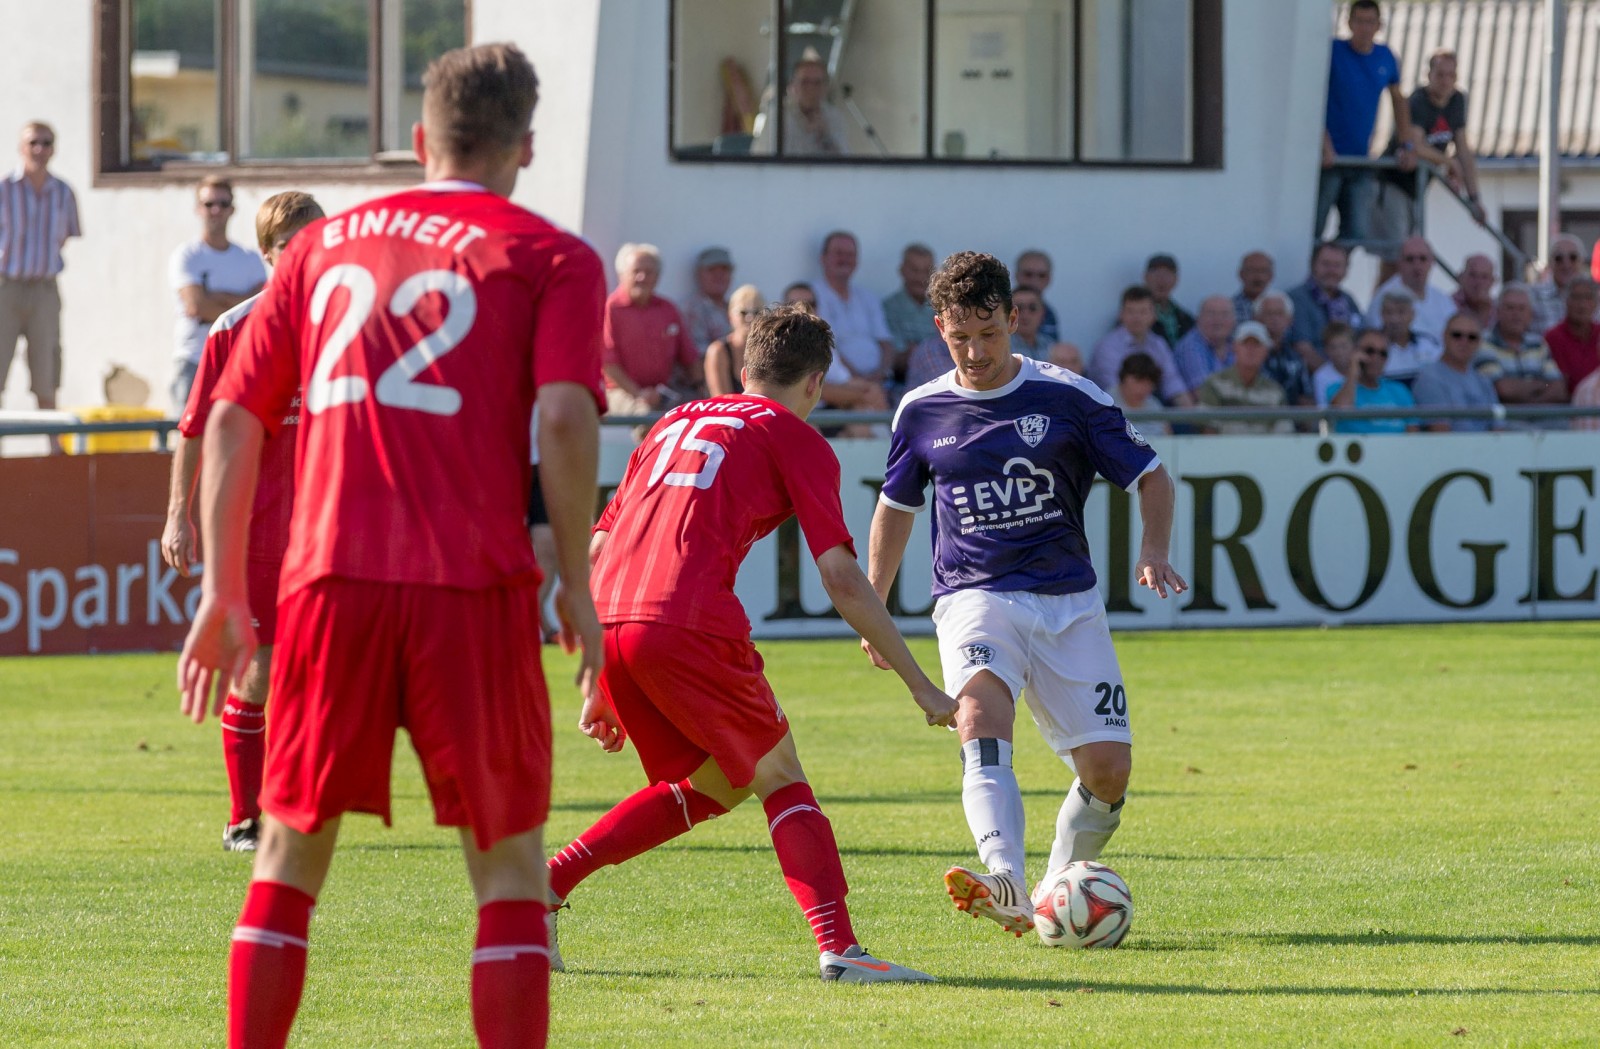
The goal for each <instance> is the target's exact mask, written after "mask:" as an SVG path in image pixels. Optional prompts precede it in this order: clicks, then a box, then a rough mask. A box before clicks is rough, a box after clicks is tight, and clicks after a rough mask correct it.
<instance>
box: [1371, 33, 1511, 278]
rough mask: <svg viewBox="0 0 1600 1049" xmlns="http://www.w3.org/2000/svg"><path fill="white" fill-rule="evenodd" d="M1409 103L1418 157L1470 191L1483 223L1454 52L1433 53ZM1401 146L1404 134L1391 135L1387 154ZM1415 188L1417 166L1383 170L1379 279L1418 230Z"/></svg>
mask: <svg viewBox="0 0 1600 1049" xmlns="http://www.w3.org/2000/svg"><path fill="white" fill-rule="evenodd" d="M1406 106H1407V109H1408V111H1409V112H1410V115H1411V139H1410V143H1411V146H1412V148H1413V149H1414V150H1415V151H1416V156H1417V157H1419V158H1421V159H1422V160H1426V161H1428V162H1429V163H1432V164H1437V165H1439V166H1440V167H1442V168H1444V169H1445V172H1446V177H1447V179H1448V180H1449V182H1450V184H1451V185H1452V186H1454V187H1457V188H1458V189H1465V190H1466V193H1467V206H1468V207H1469V208H1470V209H1471V210H1472V217H1473V218H1474V219H1475V220H1476V221H1477V222H1478V224H1479V225H1480V226H1481V225H1482V224H1483V222H1484V218H1485V215H1484V211H1483V204H1482V203H1481V202H1480V201H1479V200H1478V157H1477V154H1476V153H1474V152H1473V149H1472V145H1471V144H1470V143H1469V142H1468V141H1467V96H1465V95H1463V94H1462V93H1461V92H1459V91H1457V90H1456V53H1455V52H1454V51H1449V50H1441V51H1435V52H1434V53H1433V54H1432V55H1431V56H1429V58H1428V80H1427V83H1425V84H1423V86H1421V87H1419V88H1417V89H1416V90H1415V91H1413V92H1411V97H1410V98H1409V99H1408V100H1407V102H1406ZM1400 145H1401V140H1400V137H1399V136H1398V135H1393V136H1391V137H1390V139H1389V145H1388V147H1387V148H1386V149H1385V150H1384V151H1383V155H1384V156H1386V157H1394V156H1397V155H1399V153H1400ZM1452 154H1454V155H1452ZM1416 191H1417V176H1416V173H1415V169H1413V170H1412V171H1410V172H1398V171H1384V172H1382V174H1381V176H1380V178H1379V185H1378V201H1377V206H1376V207H1375V208H1374V209H1373V214H1372V236H1373V237H1374V238H1376V239H1377V240H1379V241H1381V242H1382V243H1381V244H1380V245H1378V246H1377V254H1378V257H1379V258H1380V259H1382V260H1383V262H1382V265H1381V266H1380V267H1379V270H1378V279H1379V281H1384V280H1387V279H1388V278H1389V277H1390V276H1392V275H1393V274H1394V271H1395V259H1396V257H1397V255H1398V254H1399V253H1398V251H1397V250H1396V247H1395V246H1396V245H1398V244H1399V243H1400V240H1401V239H1402V238H1404V237H1407V236H1409V235H1410V234H1412V233H1415V232H1416V229H1415V228H1414V227H1413V225H1412V216H1413V208H1414V205H1415V204H1416V199H1417V197H1416Z"/></svg>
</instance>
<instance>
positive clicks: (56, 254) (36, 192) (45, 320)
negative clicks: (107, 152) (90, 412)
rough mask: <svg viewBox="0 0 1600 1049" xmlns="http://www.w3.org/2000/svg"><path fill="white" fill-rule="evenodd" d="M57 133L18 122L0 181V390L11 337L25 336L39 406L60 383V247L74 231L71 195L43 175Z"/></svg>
mask: <svg viewBox="0 0 1600 1049" xmlns="http://www.w3.org/2000/svg"><path fill="white" fill-rule="evenodd" d="M55 146H56V133H55V131H54V130H52V129H51V127H50V125H49V124H45V123H42V122H40V121H37V120H34V121H29V122H28V123H26V124H24V125H23V126H22V140H21V143H20V146H19V150H18V151H19V152H20V153H21V154H22V166H21V167H19V168H17V169H16V170H14V171H12V172H11V174H9V175H7V176H6V177H5V178H4V179H3V180H0V394H3V393H4V392H5V381H6V375H7V373H8V372H9V371H10V370H11V358H12V357H13V356H14V355H15V354H16V352H17V339H19V338H22V337H26V338H27V340H28V372H29V374H30V376H31V377H32V380H33V396H34V399H35V400H37V401H38V402H39V407H40V408H54V407H55V406H56V389H57V387H59V386H60V385H61V295H60V293H59V292H58V291H57V290H56V274H58V273H60V272H61V265H62V263H61V246H62V245H63V244H65V243H66V241H67V238H68V237H76V236H79V235H80V232H81V231H80V230H79V228H78V199H77V198H76V197H75V196H73V194H72V187H71V186H69V185H67V184H66V183H65V182H63V181H61V180H60V179H58V178H56V177H55V176H54V175H52V174H50V170H49V167H50V157H51V156H52V155H53V154H54V153H55Z"/></svg>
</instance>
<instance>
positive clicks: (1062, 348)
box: [1050, 342, 1083, 375]
mask: <svg viewBox="0 0 1600 1049" xmlns="http://www.w3.org/2000/svg"><path fill="white" fill-rule="evenodd" d="M1050 363H1051V364H1053V365H1055V366H1056V367H1057V368H1065V369H1067V371H1069V372H1077V373H1078V374H1079V375H1082V374H1083V351H1082V350H1080V349H1078V344H1077V343H1073V342H1058V343H1056V344H1055V345H1053V346H1051V347H1050Z"/></svg>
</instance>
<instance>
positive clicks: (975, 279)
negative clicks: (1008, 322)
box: [928, 251, 1011, 320]
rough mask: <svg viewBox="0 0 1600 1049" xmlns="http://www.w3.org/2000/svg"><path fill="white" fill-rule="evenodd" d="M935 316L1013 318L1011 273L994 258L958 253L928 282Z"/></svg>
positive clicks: (960, 318) (929, 299)
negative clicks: (980, 313) (976, 312)
mask: <svg viewBox="0 0 1600 1049" xmlns="http://www.w3.org/2000/svg"><path fill="white" fill-rule="evenodd" d="M928 301H929V302H931V303H933V312H935V313H937V314H939V315H940V316H941V317H947V318H949V319H951V320H962V319H964V318H965V317H966V316H967V313H968V311H970V310H982V311H983V312H985V313H989V314H994V313H999V314H1001V315H1002V316H1007V317H1009V316H1010V315H1011V272H1010V271H1009V270H1007V269H1006V266H1005V263H1003V262H1001V261H1000V260H999V259H997V258H995V257H994V256H993V255H986V254H984V253H983V252H979V251H958V252H956V253H955V254H954V255H951V256H950V257H949V258H947V259H945V260H944V265H942V266H940V267H939V268H938V269H937V270H935V271H934V274H933V279H932V280H931V281H929V282H928Z"/></svg>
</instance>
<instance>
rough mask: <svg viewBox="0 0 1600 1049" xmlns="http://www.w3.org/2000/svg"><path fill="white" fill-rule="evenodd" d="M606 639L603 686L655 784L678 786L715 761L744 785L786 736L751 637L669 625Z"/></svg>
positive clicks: (619, 626) (617, 629)
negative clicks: (667, 783)
mask: <svg viewBox="0 0 1600 1049" xmlns="http://www.w3.org/2000/svg"><path fill="white" fill-rule="evenodd" d="M605 634H606V662H605V667H604V668H603V669H602V670H601V671H600V689H601V691H602V692H604V694H605V696H606V698H607V699H609V700H610V701H611V706H612V707H613V708H614V709H615V710H616V712H617V718H618V720H620V721H621V722H622V727H623V728H624V729H626V730H627V733H628V735H629V737H630V738H632V740H633V746H634V749H636V750H637V751H638V752H639V761H640V763H642V764H643V765H644V771H645V774H646V775H647V776H649V777H650V782H652V783H661V782H671V783H675V782H677V781H678V780H681V779H683V778H685V777H686V776H688V775H689V774H690V773H691V772H693V771H694V770H695V769H698V768H699V767H700V766H701V765H704V764H705V761H706V758H708V757H710V758H713V759H715V760H716V763H717V767H718V768H720V769H721V770H722V774H723V775H724V776H727V777H728V782H729V783H731V784H733V785H734V786H735V787H743V786H746V785H747V784H749V782H750V781H751V780H752V779H754V778H755V769H756V762H758V761H760V760H761V759H762V758H763V757H764V756H766V754H767V752H768V751H770V750H771V749H772V748H773V747H775V746H777V745H778V742H779V741H780V740H782V739H783V737H784V736H785V735H786V734H787V733H788V731H789V721H788V719H787V718H785V717H784V716H783V709H782V708H781V707H779V706H778V700H777V698H776V697H775V696H773V694H772V686H771V685H768V684H767V679H766V678H765V677H763V676H762V675H761V666H762V663H761V655H760V653H758V652H757V651H756V649H755V646H754V645H752V644H751V643H750V642H749V641H748V640H735V639H733V638H727V637H714V636H712V635H710V634H702V633H699V632H698V631H694V630H689V629H686V628H684V627H678V626H669V625H668V624H665V623H616V624H612V625H609V626H607V627H606V628H605Z"/></svg>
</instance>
